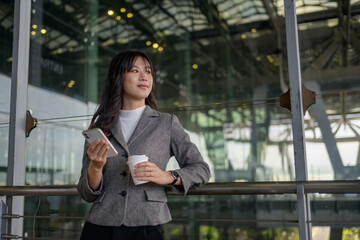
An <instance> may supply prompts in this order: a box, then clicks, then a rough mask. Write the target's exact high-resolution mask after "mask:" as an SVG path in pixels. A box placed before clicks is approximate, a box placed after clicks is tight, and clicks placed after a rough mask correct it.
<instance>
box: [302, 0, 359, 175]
mask: <svg viewBox="0 0 360 240" xmlns="http://www.w3.org/2000/svg"><path fill="white" fill-rule="evenodd" d="M325 2H326V1H324V3H323V4H320V5H319V4H317V3H316V4H315V3H314V2H313V1H302V2H301V3H300V1H298V2H297V9H299V11H298V14H300V15H299V17H298V19H299V25H298V27H299V39H300V41H299V43H300V54H301V66H302V77H303V82H304V85H305V87H307V88H309V89H310V90H312V91H315V92H316V96H317V102H316V104H314V105H313V106H312V107H311V108H310V110H309V112H308V114H307V115H306V116H305V135H306V147H307V157H308V173H309V179H312V180H333V179H335V180H345V179H347V180H354V179H358V177H359V171H358V167H359V164H360V161H359V159H360V158H359V156H360V155H359V151H360V148H359V134H360V126H359V123H360V115H359V113H360V112H359V109H360V108H359V104H358V103H359V96H360V95H359V84H360V80H359V78H358V76H359V74H360V72H359V69H360V68H359V64H360V61H359V59H360V55H359V45H358V43H359V41H360V38H359V35H358V34H357V31H358V29H359V15H358V14H357V9H358V8H359V1H347V2H343V1H340V2H327V3H325ZM301 9H302V10H301ZM302 11H305V12H304V14H303V15H301V14H302ZM310 13H317V14H310ZM306 14H307V15H306ZM323 14H327V17H326V18H320V17H319V16H321V15H323ZM318 33H321V34H320V35H319V34H318Z"/></svg>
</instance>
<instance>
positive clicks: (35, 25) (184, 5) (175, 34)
mask: <svg viewBox="0 0 360 240" xmlns="http://www.w3.org/2000/svg"><path fill="white" fill-rule="evenodd" d="M286 1H287V0H286ZM15 2H16V1H13V0H1V1H0V185H1V186H6V185H8V184H9V182H8V181H9V180H8V178H9V174H8V171H9V166H8V160H9V142H11V141H10V140H11V139H10V138H11V137H10V136H9V129H10V124H9V123H10V112H11V108H12V107H13V106H11V104H10V102H11V77H12V72H13V69H12V63H13V45H14V40H16V39H13V37H14V35H13V32H14V25H15V24H14V23H15V22H16V20H17V19H16V18H15V17H14V16H15V15H14V9H15V4H14V3H15ZM29 2H30V0H29ZM293 2H294V4H295V7H296V14H297V28H298V42H299V53H300V67H301V76H302V83H303V84H304V86H305V87H306V88H308V89H309V90H311V91H314V92H316V104H314V105H313V106H311V107H310V108H309V109H308V111H307V112H306V114H305V116H304V132H305V135H304V137H305V138H304V139H305V143H306V159H307V168H306V169H305V170H304V171H306V172H307V173H306V175H307V178H308V180H317V181H318V180H325V181H331V182H333V181H334V182H336V181H342V180H347V181H356V180H358V179H359V176H360V147H359V141H360V1H359V0H337V1H331V0H296V1H293ZM29 6H30V5H29ZM28 11H29V13H30V14H31V17H30V18H31V21H30V23H28V26H25V28H27V27H28V28H29V29H28V30H29V38H30V46H29V49H28V53H29V72H28V85H27V89H25V92H26V96H25V97H26V104H25V105H24V104H23V106H22V108H24V109H28V110H31V114H32V116H33V117H35V118H36V119H37V120H38V125H37V127H36V128H34V129H33V130H32V131H31V133H30V135H29V137H27V138H26V145H25V148H24V151H23V152H22V154H24V155H25V163H24V170H25V176H24V184H25V185H30V186H38V185H49V186H53V185H56V186H57V185H74V184H76V183H77V180H78V178H79V175H80V169H81V159H82V153H83V144H84V139H83V137H82V135H81V131H82V130H84V129H86V128H87V127H88V124H89V121H90V119H91V116H92V114H93V113H94V109H95V108H96V104H97V101H98V99H99V96H100V95H101V91H102V86H103V85H104V81H105V77H106V71H107V67H108V65H109V63H110V60H111V59H112V57H113V56H114V55H115V54H116V53H117V52H119V51H121V50H125V49H129V48H131V49H139V50H141V51H144V52H145V53H147V54H148V55H149V56H150V58H151V59H152V61H153V64H154V66H155V70H156V82H155V88H156V97H157V104H158V109H159V110H160V111H164V112H169V113H172V114H176V115H177V116H178V117H179V119H180V121H181V123H182V124H183V126H184V127H185V128H186V130H187V131H188V133H189V135H190V137H191V139H192V141H193V142H194V143H195V144H196V145H197V146H198V147H199V149H200V150H201V152H202V154H203V156H204V159H205V160H206V161H207V162H208V163H209V165H210V167H211V171H212V178H211V181H212V182H216V183H229V182H282V181H295V180H296V170H295V163H294V155H295V154H294V146H293V135H292V133H293V128H292V116H291V112H290V111H288V110H287V109H285V108H282V107H280V105H279V97H280V95H281V94H283V93H285V92H286V91H287V90H288V89H289V71H288V59H289V58H293V56H290V55H288V52H287V41H286V34H287V33H286V31H285V25H286V21H285V7H284V1H283V0H251V1H249V0H184V1H175V0H149V1H145V0H101V1H100V0H78V1H66V0H63V1H60V0H32V1H31V7H29V9H28ZM20 87H21V86H20ZM24 114H25V113H24ZM10 148H11V146H10ZM174 167H176V164H175V162H174V161H173V160H172V161H171V162H170V163H169V168H174ZM309 198H310V203H311V204H310V210H311V221H312V236H313V239H331V240H333V239H359V238H360V205H359V200H360V199H359V195H358V194H354V193H349V194H338V195H337V194H310V195H309ZM297 201H298V200H297V198H296V195H294V194H276V195H267V194H263V195H233V196H213V195H206V196H202V195H197V196H188V197H183V196H175V195H171V196H169V206H170V208H171V212H172V214H173V218H174V221H172V222H171V223H169V224H167V225H165V226H164V228H165V233H166V239H169V240H170V239H171V240H177V239H181V240H183V239H204V240H205V239H229V240H238V239H299V229H298V225H297V221H298V217H297V215H298V211H297ZM88 208H89V205H88V204H86V203H85V202H83V201H82V200H81V199H80V198H79V197H77V196H57V197H56V196H29V197H25V205H24V216H28V218H26V217H25V218H24V221H23V224H24V225H23V236H24V237H27V236H28V237H36V238H38V239H63V238H66V239H78V237H79V234H80V231H81V224H82V219H81V217H82V216H84V214H85V212H86V211H87V209H88ZM30 216H52V217H53V218H50V219H44V218H31V217H30ZM57 216H63V217H64V216H65V217H74V218H73V219H71V218H69V219H67V218H57Z"/></svg>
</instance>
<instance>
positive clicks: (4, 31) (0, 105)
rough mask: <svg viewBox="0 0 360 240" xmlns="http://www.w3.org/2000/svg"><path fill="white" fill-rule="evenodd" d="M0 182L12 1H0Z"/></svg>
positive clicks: (5, 141) (5, 154)
mask: <svg viewBox="0 0 360 240" xmlns="http://www.w3.org/2000/svg"><path fill="white" fill-rule="evenodd" d="M0 19H1V21H0V48H1V51H0V169H1V170H0V184H1V185H5V183H6V169H7V163H8V142H9V114H10V89H11V64H12V46H13V21H14V2H13V1H1V2H0Z"/></svg>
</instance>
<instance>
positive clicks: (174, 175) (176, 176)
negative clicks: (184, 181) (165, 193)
mask: <svg viewBox="0 0 360 240" xmlns="http://www.w3.org/2000/svg"><path fill="white" fill-rule="evenodd" d="M170 173H171V175H172V176H173V178H174V181H173V182H172V183H170V186H174V184H175V183H176V182H177V180H179V177H180V176H179V174H178V173H177V172H175V171H170Z"/></svg>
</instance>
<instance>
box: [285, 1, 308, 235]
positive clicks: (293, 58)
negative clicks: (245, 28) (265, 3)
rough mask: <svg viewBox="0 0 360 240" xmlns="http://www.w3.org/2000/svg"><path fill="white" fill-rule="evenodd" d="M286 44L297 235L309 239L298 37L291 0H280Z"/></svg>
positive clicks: (294, 7)
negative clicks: (283, 16)
mask: <svg viewBox="0 0 360 240" xmlns="http://www.w3.org/2000/svg"><path fill="white" fill-rule="evenodd" d="M284 7H285V26H286V41H287V44H286V47H287V53H288V66H289V67H288V68H289V81H290V100H291V117H292V132H293V142H294V157H295V174H296V182H297V184H296V189H297V208H298V224H299V237H300V239H302V240H311V239H312V236H311V223H310V221H311V211H310V202H309V198H308V196H307V193H306V192H305V188H304V181H306V180H307V165H306V148H305V133H304V116H303V103H302V87H301V69H300V54H299V39H298V30H297V19H296V6H295V1H294V0H284Z"/></svg>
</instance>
